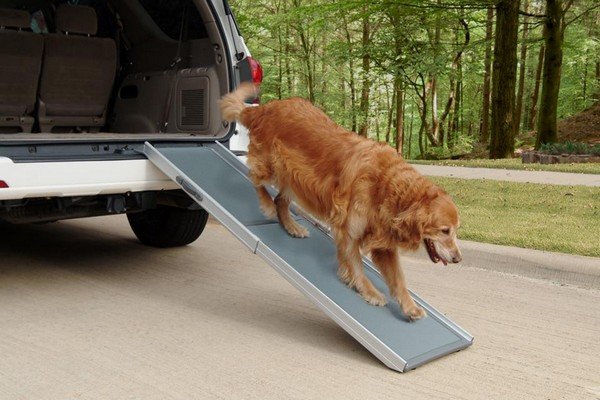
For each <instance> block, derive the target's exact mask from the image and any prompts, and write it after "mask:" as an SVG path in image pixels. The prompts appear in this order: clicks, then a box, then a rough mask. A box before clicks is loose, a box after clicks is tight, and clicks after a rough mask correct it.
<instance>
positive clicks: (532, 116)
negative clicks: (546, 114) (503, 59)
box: [527, 45, 546, 131]
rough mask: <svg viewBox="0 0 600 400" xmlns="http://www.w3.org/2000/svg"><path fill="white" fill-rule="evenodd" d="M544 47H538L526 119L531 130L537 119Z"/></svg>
mask: <svg viewBox="0 0 600 400" xmlns="http://www.w3.org/2000/svg"><path fill="white" fill-rule="evenodd" d="M545 53H546V49H545V48H544V45H542V46H541V47H540V53H539V55H538V64H537V69H536V72H535V82H534V86H533V93H532V94H531V110H530V111H529V121H527V128H528V129H529V130H530V131H532V130H534V129H535V121H536V119H537V110H538V97H539V95H540V83H541V82H542V69H543V67H544V54H545Z"/></svg>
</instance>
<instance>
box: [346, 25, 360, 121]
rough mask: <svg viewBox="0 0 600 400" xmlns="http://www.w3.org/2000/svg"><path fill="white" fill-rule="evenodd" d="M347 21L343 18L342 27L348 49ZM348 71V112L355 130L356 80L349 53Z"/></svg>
mask: <svg viewBox="0 0 600 400" xmlns="http://www.w3.org/2000/svg"><path fill="white" fill-rule="evenodd" d="M348 25H349V23H348V22H347V21H346V18H344V27H345V31H346V43H347V44H348V49H352V36H351V35H350V30H349V29H348ZM348 72H349V73H350V76H349V82H348V84H349V85H350V114H351V116H352V129H351V130H352V132H356V126H357V121H356V81H355V80H354V57H352V55H350V56H349V57H348Z"/></svg>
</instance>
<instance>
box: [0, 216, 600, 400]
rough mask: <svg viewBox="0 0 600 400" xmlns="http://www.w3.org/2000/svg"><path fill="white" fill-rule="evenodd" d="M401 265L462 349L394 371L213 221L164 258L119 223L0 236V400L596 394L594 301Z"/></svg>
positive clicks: (6, 231)
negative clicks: (452, 326) (464, 334)
mask: <svg viewBox="0 0 600 400" xmlns="http://www.w3.org/2000/svg"><path fill="white" fill-rule="evenodd" d="M404 264H405V268H406V272H407V276H408V279H409V283H410V286H411V287H412V288H413V289H414V290H415V291H416V292H417V293H419V294H420V295H422V296H423V297H424V298H425V299H427V300H428V301H429V302H430V303H431V304H432V305H434V306H436V307H437V308H439V309H440V310H441V311H443V312H445V313H447V315H448V316H449V317H450V318H452V319H453V320H454V321H456V322H457V323H458V324H459V325H461V326H463V327H464V328H466V329H467V330H468V331H469V332H470V333H472V334H473V335H474V336H475V343H474V344H473V346H472V347H470V348H468V349H467V350H464V351H462V352H459V353H455V354H452V355H450V356H447V357H444V358H442V359H440V360H437V361H434V362H432V363H430V364H427V365H425V366H423V367H420V368H418V369H416V370H414V371H411V372H408V373H406V374H399V373H396V372H393V371H391V370H389V369H387V368H386V367H385V366H383V365H382V364H381V363H380V362H379V361H378V360H377V359H376V358H375V357H373V356H372V355H371V354H370V353H368V352H367V351H366V350H364V349H363V348H362V347H361V346H360V345H359V344H358V343H357V342H356V341H355V340H354V339H353V338H352V337H351V336H349V335H348V334H346V333H345V332H344V331H343V330H342V329H341V328H339V327H338V326H337V325H336V324H335V323H333V322H332V321H331V320H329V318H327V317H326V316H325V315H324V314H323V313H322V312H321V311H320V310H318V309H317V308H316V307H315V306H313V305H312V304H311V303H310V302H309V301H308V300H306V299H305V298H304V297H303V296H302V295H301V294H300V293H298V292H297V291H296V290H295V289H294V288H293V287H292V286H291V285H289V284H288V283H287V282H286V281H285V280H283V279H282V278H280V277H279V276H278V275H277V274H276V273H275V272H274V271H273V270H272V269H271V268H270V267H268V266H267V265H266V264H265V263H263V262H262V261H261V260H260V259H259V258H258V257H257V256H254V255H252V254H251V253H249V252H248V251H247V250H246V249H245V248H244V247H243V246H242V245H241V244H239V243H238V242H237V241H236V240H235V239H234V238H233V237H232V236H231V235H229V234H228V233H227V231H226V230H225V229H224V228H222V227H221V226H219V225H217V224H214V223H211V224H209V226H208V227H207V229H206V231H205V233H204V235H203V236H202V237H201V239H200V240H198V241H197V242H196V243H194V244H193V245H191V246H188V247H185V248H178V249H168V250H160V249H152V248H146V247H144V246H142V245H140V244H138V243H137V242H136V240H135V239H134V237H133V234H132V233H131V231H130V229H129V227H128V225H127V223H126V221H125V218H124V217H122V216H116V217H103V218H93V219H87V220H79V221H67V222H60V223H55V224H49V225H33V226H23V227H6V226H0V324H1V331H2V335H1V336H0V399H2V400H9V399H28V400H29V399H60V400H64V399H143V400H150V399H161V400H164V399H186V400H187V399H221V398H222V399H261V400H262V399H360V400H367V399H388V398H389V399H392V398H394V399H401V398H404V399H599V398H600V291H598V290H595V289H582V288H578V287H575V286H570V285H563V286H561V285H557V284H554V283H551V282H549V281H545V280H536V279H532V278H526V277H521V276H518V275H511V274H506V273H499V272H494V271H491V270H487V269H480V268H475V267H465V266H463V267H461V266H454V267H446V268H442V267H440V266H434V265H432V264H431V263H430V262H426V261H425V259H423V258H406V259H405V262H404ZM469 265H472V263H470V264H469Z"/></svg>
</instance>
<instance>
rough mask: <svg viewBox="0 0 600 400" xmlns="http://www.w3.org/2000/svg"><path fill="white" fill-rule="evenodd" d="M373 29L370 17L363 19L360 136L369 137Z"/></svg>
mask: <svg viewBox="0 0 600 400" xmlns="http://www.w3.org/2000/svg"><path fill="white" fill-rule="evenodd" d="M370 30H371V28H370V25H369V17H368V16H366V15H365V16H364V17H363V27H362V52H363V54H362V73H363V84H362V89H361V94H360V116H361V121H360V128H359V129H358V134H359V135H360V136H364V137H367V135H368V133H369V132H368V129H369V128H368V127H369V93H370V91H371V81H370V78H369V72H370V69H371V55H370V53H369V43H370V40H371V38H370V35H371V32H370Z"/></svg>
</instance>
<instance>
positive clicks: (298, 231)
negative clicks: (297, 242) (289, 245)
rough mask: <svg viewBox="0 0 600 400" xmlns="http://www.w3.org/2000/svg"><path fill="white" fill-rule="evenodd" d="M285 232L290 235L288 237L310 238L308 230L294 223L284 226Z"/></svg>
mask: <svg viewBox="0 0 600 400" xmlns="http://www.w3.org/2000/svg"><path fill="white" fill-rule="evenodd" d="M285 230H286V231H287V232H288V233H289V234H290V236H293V237H295V238H306V237H309V236H310V233H309V232H308V229H306V228H305V227H303V226H302V225H299V224H296V223H294V224H290V225H289V226H286V227H285Z"/></svg>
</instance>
